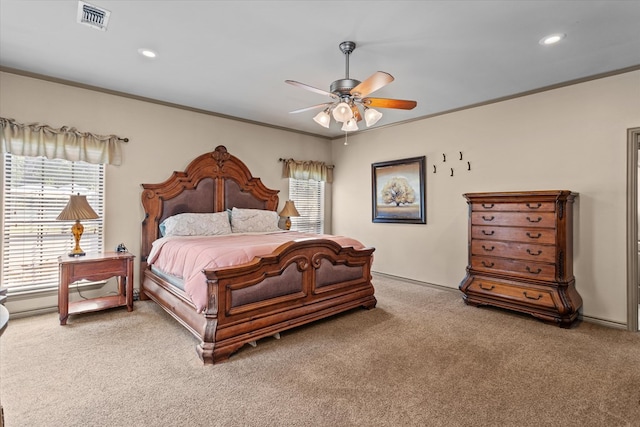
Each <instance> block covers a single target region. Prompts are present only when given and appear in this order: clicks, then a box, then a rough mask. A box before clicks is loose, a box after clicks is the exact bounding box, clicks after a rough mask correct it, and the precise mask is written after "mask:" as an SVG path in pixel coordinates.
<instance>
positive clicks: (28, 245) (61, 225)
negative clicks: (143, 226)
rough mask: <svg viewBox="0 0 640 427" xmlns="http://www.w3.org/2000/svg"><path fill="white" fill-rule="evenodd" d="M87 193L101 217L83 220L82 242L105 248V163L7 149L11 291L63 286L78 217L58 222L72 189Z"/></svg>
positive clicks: (6, 268) (6, 246)
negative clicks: (64, 260)
mask: <svg viewBox="0 0 640 427" xmlns="http://www.w3.org/2000/svg"><path fill="white" fill-rule="evenodd" d="M78 193H79V194H81V195H85V196H87V201H88V202H89V204H90V205H91V207H92V208H93V210H95V211H96V213H97V214H98V216H99V218H98V219H95V220H83V221H82V225H83V226H84V234H82V239H81V240H80V246H81V247H82V249H83V250H84V251H85V252H87V253H90V252H100V251H102V249H103V244H102V241H103V240H102V239H103V236H102V235H103V217H104V165H102V164H90V163H85V162H71V161H68V160H60V159H47V158H44V157H25V156H17V155H12V154H8V153H5V155H4V186H3V198H2V212H3V222H2V224H3V241H2V276H1V277H0V279H1V280H0V282H1V284H2V286H4V287H7V288H8V290H9V293H10V294H11V293H14V292H29V291H37V290H44V289H51V288H57V286H58V257H59V256H61V255H62V256H66V255H67V253H69V252H70V251H71V250H72V249H73V247H74V241H73V235H72V234H71V226H72V225H73V223H74V221H57V220H56V218H57V216H58V214H60V212H61V211H62V209H64V207H65V206H66V204H67V202H68V201H69V196H70V195H72V194H78Z"/></svg>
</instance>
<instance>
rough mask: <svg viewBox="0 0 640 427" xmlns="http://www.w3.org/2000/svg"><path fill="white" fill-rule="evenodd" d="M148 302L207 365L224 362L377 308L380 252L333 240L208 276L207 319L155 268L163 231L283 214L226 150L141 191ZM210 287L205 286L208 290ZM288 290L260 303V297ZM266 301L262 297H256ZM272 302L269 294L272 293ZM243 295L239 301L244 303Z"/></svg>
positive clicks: (298, 244)
mask: <svg viewBox="0 0 640 427" xmlns="http://www.w3.org/2000/svg"><path fill="white" fill-rule="evenodd" d="M142 187H143V192H142V205H143V207H144V211H145V219H144V221H143V222H142V248H141V256H140V261H141V264H140V276H141V288H140V298H141V299H148V298H150V299H152V300H153V301H155V302H156V303H158V304H159V305H160V306H161V307H162V308H164V309H165V310H166V311H167V312H168V313H169V314H171V315H172V316H173V317H174V318H175V319H177V320H178V321H179V322H180V323H181V324H182V325H183V326H185V327H186V328H187V329H188V330H189V331H190V332H191V333H192V334H193V335H195V336H196V337H197V338H198V339H199V340H200V341H201V342H200V344H198V345H197V347H196V350H197V353H198V355H199V356H200V358H201V359H202V361H203V362H204V363H205V364H213V363H217V362H220V361H224V360H226V359H228V358H229V356H230V355H231V354H232V353H234V352H235V351H237V350H238V349H239V348H240V347H242V346H243V345H244V344H246V343H252V342H254V341H256V340H258V339H260V338H263V337H267V336H271V335H275V334H277V333H279V332H281V331H284V330H286V329H290V328H293V327H296V326H299V325H303V324H306V323H310V322H313V321H315V320H319V319H322V318H325V317H328V316H331V315H334V314H337V313H341V312H344V311H347V310H350V309H353V308H356V307H364V308H367V309H370V308H373V307H375V305H376V299H375V297H374V288H373V285H372V284H371V262H372V259H373V255H372V254H373V251H374V249H373V248H363V249H354V248H353V247H341V246H340V245H339V244H337V243H336V242H334V241H332V240H328V239H323V238H318V239H303V240H300V241H292V242H287V243H284V244H282V245H280V246H279V247H278V248H277V249H276V250H275V251H274V252H273V253H272V254H270V255H268V256H263V257H259V258H254V259H253V260H252V261H250V262H247V263H244V264H242V265H238V266H233V267H225V268H218V269H212V270H203V272H202V273H203V276H204V277H203V282H204V283H206V286H207V299H208V305H207V307H206V308H205V309H204V310H203V311H202V312H200V313H198V312H197V310H196V307H195V305H194V304H193V302H192V301H191V300H190V298H189V297H188V296H187V294H186V293H185V292H184V291H182V290H181V289H179V288H177V287H175V286H173V285H172V284H170V283H169V282H168V281H167V280H165V279H163V278H162V277H161V276H160V275H159V274H156V273H154V271H152V270H151V268H150V266H149V265H148V263H147V261H148V259H149V258H148V257H149V253H150V251H151V248H152V243H153V242H154V241H155V240H156V239H158V238H159V237H161V236H160V231H159V225H160V223H161V222H162V221H163V220H164V219H166V218H168V217H170V216H172V215H176V214H179V213H187V212H194V213H211V212H223V211H225V210H227V209H231V208H233V207H236V208H249V209H264V210H271V211H275V210H276V209H277V208H278V195H277V194H278V191H277V190H271V189H268V188H267V187H265V186H264V184H263V183H262V182H261V181H260V179H259V178H254V177H253V176H252V175H251V173H250V172H249V169H248V168H247V166H246V165H245V164H244V163H243V162H242V161H240V160H239V159H238V158H236V157H235V156H233V155H231V154H229V153H228V152H227V149H226V148H225V147H224V146H218V147H217V148H216V149H215V151H213V152H211V153H206V154H203V155H201V156H199V157H197V158H196V159H194V160H193V161H192V162H191V163H190V164H189V165H188V166H187V168H186V170H185V171H184V172H173V174H172V175H171V177H170V178H169V179H167V180H166V181H165V182H162V183H160V184H142ZM203 286H204V285H203ZM278 286H285V287H286V288H287V289H288V290H287V291H286V293H285V294H284V295H282V293H283V292H280V294H279V295H278V294H277V293H276V294H274V295H272V296H270V297H264V296H263V297H261V299H257V300H256V299H255V298H254V299H253V300H252V299H251V298H249V299H247V297H246V295H251V294H252V291H253V290H260V289H262V294H263V295H264V289H265V288H266V289H271V288H277V287H278ZM255 293H257V294H260V292H255ZM267 294H268V292H267ZM241 295H244V297H242V298H240V297H239V296H241Z"/></svg>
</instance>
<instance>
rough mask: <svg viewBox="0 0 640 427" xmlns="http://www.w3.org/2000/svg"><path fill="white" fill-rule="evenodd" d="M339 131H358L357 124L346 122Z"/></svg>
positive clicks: (352, 121)
mask: <svg viewBox="0 0 640 427" xmlns="http://www.w3.org/2000/svg"><path fill="white" fill-rule="evenodd" d="M341 130H343V131H345V132H352V131H354V130H358V123H357V122H356V121H355V120H353V119H350V120H347V121H346V122H344V124H343V125H342V128H341Z"/></svg>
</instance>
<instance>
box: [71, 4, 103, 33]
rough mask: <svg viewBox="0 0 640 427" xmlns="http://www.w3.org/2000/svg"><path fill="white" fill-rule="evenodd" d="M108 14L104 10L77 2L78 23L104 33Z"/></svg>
mask: <svg viewBox="0 0 640 427" xmlns="http://www.w3.org/2000/svg"><path fill="white" fill-rule="evenodd" d="M109 15H111V12H109V11H108V10H106V9H101V8H99V7H96V6H93V5H90V4H89V3H85V2H83V1H79V2H78V23H79V24H83V25H87V26H89V27H91V28H95V29H96V30H100V31H106V30H107V24H108V23H109Z"/></svg>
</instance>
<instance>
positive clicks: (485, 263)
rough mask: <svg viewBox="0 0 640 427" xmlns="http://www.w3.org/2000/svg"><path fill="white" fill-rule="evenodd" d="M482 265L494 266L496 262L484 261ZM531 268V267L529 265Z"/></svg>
mask: <svg viewBox="0 0 640 427" xmlns="http://www.w3.org/2000/svg"><path fill="white" fill-rule="evenodd" d="M482 265H484V266H485V267H488V268H491V267H493V266H494V265H495V264H494V263H492V262H486V261H482ZM527 268H529V267H527Z"/></svg>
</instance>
